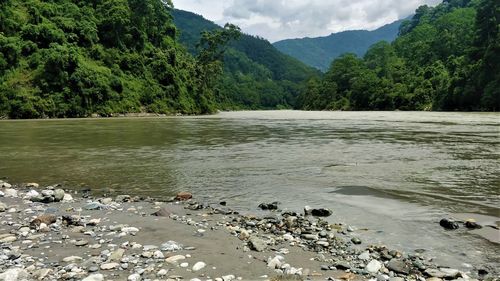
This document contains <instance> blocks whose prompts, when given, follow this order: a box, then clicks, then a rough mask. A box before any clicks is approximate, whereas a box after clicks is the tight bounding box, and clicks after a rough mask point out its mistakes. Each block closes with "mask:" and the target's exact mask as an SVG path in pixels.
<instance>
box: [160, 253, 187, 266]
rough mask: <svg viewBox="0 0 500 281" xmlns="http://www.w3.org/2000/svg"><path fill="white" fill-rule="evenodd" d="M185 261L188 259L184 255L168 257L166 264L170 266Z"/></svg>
mask: <svg viewBox="0 0 500 281" xmlns="http://www.w3.org/2000/svg"><path fill="white" fill-rule="evenodd" d="M185 259H186V257H185V256H183V255H175V256H171V257H168V258H167V259H165V262H167V263H170V264H175V263H178V262H179V261H181V260H185Z"/></svg>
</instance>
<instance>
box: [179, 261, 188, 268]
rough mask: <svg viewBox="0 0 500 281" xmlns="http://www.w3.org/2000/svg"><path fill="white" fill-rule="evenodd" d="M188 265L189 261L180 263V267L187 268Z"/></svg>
mask: <svg viewBox="0 0 500 281" xmlns="http://www.w3.org/2000/svg"><path fill="white" fill-rule="evenodd" d="M188 266H189V263H187V262H183V263H181V264H180V267H182V268H186V267H188Z"/></svg>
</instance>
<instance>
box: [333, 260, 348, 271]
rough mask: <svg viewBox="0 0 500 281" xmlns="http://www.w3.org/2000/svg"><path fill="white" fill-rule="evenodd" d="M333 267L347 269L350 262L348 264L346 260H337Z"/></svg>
mask: <svg viewBox="0 0 500 281" xmlns="http://www.w3.org/2000/svg"><path fill="white" fill-rule="evenodd" d="M335 267H336V268H337V269H340V270H348V269H351V265H350V264H348V263H347V262H345V261H340V262H337V263H336V264H335Z"/></svg>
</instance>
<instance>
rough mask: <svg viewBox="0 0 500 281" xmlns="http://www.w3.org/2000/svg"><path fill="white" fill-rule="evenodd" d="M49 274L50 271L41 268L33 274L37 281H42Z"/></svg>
mask: <svg viewBox="0 0 500 281" xmlns="http://www.w3.org/2000/svg"><path fill="white" fill-rule="evenodd" d="M50 273H52V269H50V268H42V269H39V270H37V271H36V272H35V276H36V277H37V279H38V280H44V279H45V278H46V277H47V276H48V275H49V274H50Z"/></svg>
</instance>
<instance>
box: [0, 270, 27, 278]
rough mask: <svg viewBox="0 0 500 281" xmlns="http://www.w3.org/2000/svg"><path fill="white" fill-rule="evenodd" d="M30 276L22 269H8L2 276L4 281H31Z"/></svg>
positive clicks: (0, 275) (0, 276)
mask: <svg viewBox="0 0 500 281" xmlns="http://www.w3.org/2000/svg"><path fill="white" fill-rule="evenodd" d="M29 279H31V278H29V274H28V272H27V271H26V270H24V269H21V268H11V269H7V270H6V271H5V272H4V273H2V274H0V280H2V281H25V280H29Z"/></svg>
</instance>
